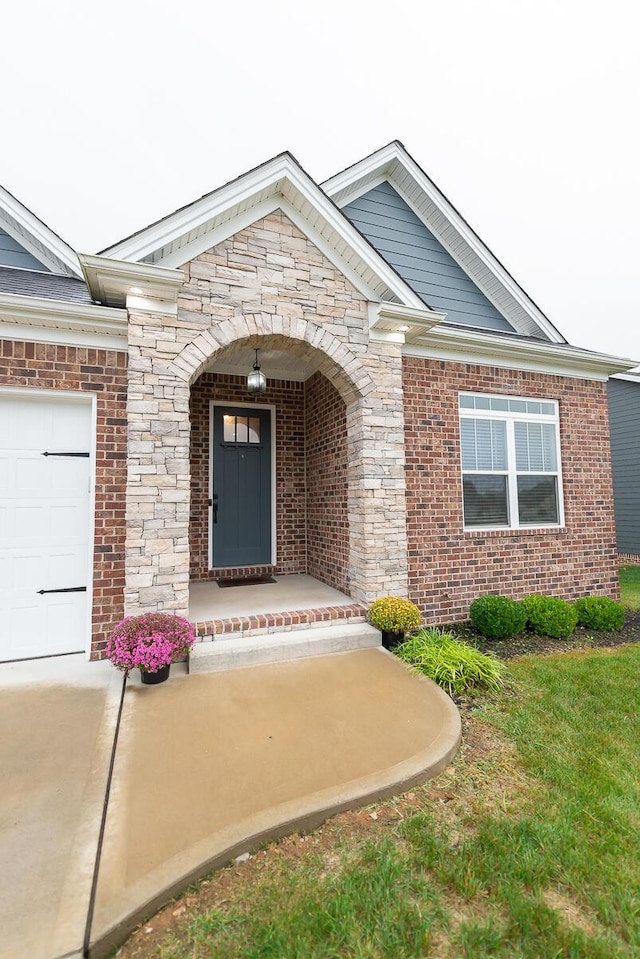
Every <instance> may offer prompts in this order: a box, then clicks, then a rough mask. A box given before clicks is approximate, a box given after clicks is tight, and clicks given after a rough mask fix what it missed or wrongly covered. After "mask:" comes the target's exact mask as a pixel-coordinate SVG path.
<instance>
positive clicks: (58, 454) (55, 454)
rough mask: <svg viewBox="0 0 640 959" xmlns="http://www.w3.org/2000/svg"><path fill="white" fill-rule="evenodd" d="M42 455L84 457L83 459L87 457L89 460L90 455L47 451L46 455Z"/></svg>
mask: <svg viewBox="0 0 640 959" xmlns="http://www.w3.org/2000/svg"><path fill="white" fill-rule="evenodd" d="M42 455H43V456H82V457H85V458H86V459H89V453H49V452H48V451H47V452H46V453H43V454H42Z"/></svg>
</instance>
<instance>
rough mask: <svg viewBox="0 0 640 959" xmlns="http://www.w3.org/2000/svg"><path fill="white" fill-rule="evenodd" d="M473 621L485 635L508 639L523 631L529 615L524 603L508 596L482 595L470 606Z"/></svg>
mask: <svg viewBox="0 0 640 959" xmlns="http://www.w3.org/2000/svg"><path fill="white" fill-rule="evenodd" d="M469 616H470V617H471V622H472V623H473V625H474V626H475V627H476V629H477V630H478V631H479V632H481V633H482V635H483V636H490V637H491V638H492V639H508V638H509V637H510V636H515V635H516V634H517V633H520V632H522V630H523V629H524V627H525V626H526V623H527V616H526V613H525V611H524V609H523V608H522V605H521V604H520V603H518V602H516V600H515V599H509V598H508V597H507V596H480V597H478V599H475V600H474V601H473V602H472V604H471V606H470V608H469Z"/></svg>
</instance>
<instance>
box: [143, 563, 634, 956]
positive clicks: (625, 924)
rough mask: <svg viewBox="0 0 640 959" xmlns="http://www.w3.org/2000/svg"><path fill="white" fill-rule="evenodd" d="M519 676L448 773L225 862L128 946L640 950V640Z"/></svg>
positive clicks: (391, 951) (426, 952) (483, 952)
mask: <svg viewBox="0 0 640 959" xmlns="http://www.w3.org/2000/svg"><path fill="white" fill-rule="evenodd" d="M638 588H640V582H639V583H638ZM510 675H511V677H512V679H513V683H514V686H513V687H512V688H511V689H510V690H509V691H508V692H505V693H503V694H500V695H498V696H496V697H494V698H493V700H492V701H491V702H490V703H489V704H488V705H485V706H484V707H482V708H480V709H477V710H474V711H472V713H471V714H470V717H469V723H468V726H467V729H466V732H465V746H464V747H463V749H462V750H461V753H460V755H459V757H458V758H457V759H456V761H455V763H454V764H453V766H452V767H450V768H449V769H448V770H447V771H446V772H445V773H443V774H442V776H440V777H439V778H438V779H437V780H435V781H433V782H432V783H429V784H427V785H426V786H424V787H421V788H420V789H416V790H415V791H414V792H412V793H410V794H409V795H408V796H407V797H405V798H404V799H399V800H394V801H390V802H389V803H386V804H383V803H379V804H377V805H376V807H375V808H374V809H373V810H367V811H361V812H360V813H359V814H355V813H352V814H350V816H351V819H349V818H342V819H341V818H340V817H337V819H336V820H334V821H332V822H330V823H329V824H327V825H326V826H325V827H324V828H323V830H321V831H319V832H318V833H316V834H314V835H312V836H309V837H307V838H306V840H305V841H304V842H303V841H302V840H301V839H298V840H285V842H284V843H283V844H280V845H277V844H276V845H274V846H271V847H269V848H268V849H266V850H264V851H262V852H260V853H258V854H257V856H255V857H254V858H253V860H252V862H251V863H248V864H246V866H241V867H237V866H236V867H231V868H230V869H228V870H223V871H222V873H220V874H218V875H217V876H214V877H212V879H211V881H210V883H208V884H206V885H205V886H204V887H202V890H203V891H202V899H201V900H200V899H199V898H198V893H197V892H196V891H195V890H193V889H192V890H190V892H189V895H188V897H187V899H186V900H184V901H185V902H187V904H188V909H187V915H186V916H185V920H186V921H181V923H180V925H179V927H178V926H176V925H175V924H174V927H173V931H172V932H170V933H169V934H168V935H166V936H165V938H164V939H163V941H162V942H161V943H160V944H158V945H156V946H154V948H153V951H152V952H151V951H147V950H146V949H145V948H144V933H141V934H140V935H139V939H136V941H137V942H138V943H139V948H140V951H133V948H132V950H131V951H130V952H127V953H126V955H130V956H134V955H135V956H145V957H147V956H151V955H154V956H157V957H162V959H187V957H189V959H204V957H207V959H214V957H217V959H222V957H224V959H303V957H304V959H383V957H384V959H410V957H415V959H417V957H433V959H465V957H466V959H486V957H496V959H525V957H526V959H565V957H567V959H629V957H632V956H640V761H639V757H640V710H639V709H638V694H639V679H638V677H639V676H640V646H637V645H636V646H627V647H620V648H618V649H616V650H615V651H611V650H598V651H580V652H570V653H565V654H562V655H553V656H545V657H534V656H528V657H524V658H522V659H520V660H517V661H514V662H513V663H511V665H510ZM356 816H359V817H360V818H359V819H358V822H359V823H360V828H355V823H356ZM363 823H366V826H364V825H363ZM287 842H288V843H289V844H290V845H289V846H288V847H287ZM296 842H297V853H296V855H295V856H292V855H288V854H287V849H289V851H291V849H292V848H293V846H292V845H291V844H292V843H293V844H294V845H295V843H296ZM243 870H244V871H243ZM216 884H218V885H216ZM205 889H207V890H208V892H207V893H206V896H205V892H204V890H205ZM169 909H170V910H171V909H174V910H175V909H176V904H175V903H174V904H173V906H170V907H169ZM152 924H153V923H152ZM130 945H131V943H130ZM126 948H128V947H125V949H126Z"/></svg>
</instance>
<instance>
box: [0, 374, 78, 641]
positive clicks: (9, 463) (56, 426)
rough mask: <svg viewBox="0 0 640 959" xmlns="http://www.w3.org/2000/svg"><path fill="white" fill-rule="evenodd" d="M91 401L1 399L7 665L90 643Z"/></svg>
mask: <svg viewBox="0 0 640 959" xmlns="http://www.w3.org/2000/svg"><path fill="white" fill-rule="evenodd" d="M90 444H91V404H90V402H88V401H87V399H83V400H76V399H69V398H60V397H56V396H52V397H51V398H50V399H49V398H43V397H41V396H39V397H35V396H34V397H29V396H27V395H26V394H25V393H21V394H19V395H18V394H8V393H7V394H4V395H3V394H1V393H0V610H1V611H2V620H1V622H2V628H1V629H0V660H10V659H25V658H28V657H34V656H51V655H56V654H59V653H70V652H80V651H82V650H84V649H85V648H86V647H87V634H88V625H89V621H88V605H87V604H88V596H89V594H88V591H87V590H88V587H89V582H88V574H89V543H90V539H91V537H90V530H91V522H90V521H91V498H90V468H91V458H90V456H89V452H90Z"/></svg>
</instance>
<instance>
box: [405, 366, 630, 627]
mask: <svg viewBox="0 0 640 959" xmlns="http://www.w3.org/2000/svg"><path fill="white" fill-rule="evenodd" d="M403 374H404V377H403V378H404V397H405V439H406V476H407V532H408V541H409V584H410V585H409V593H410V597H411V599H413V600H414V602H416V603H417V604H418V605H419V606H420V607H421V608H422V609H423V611H424V612H425V614H426V616H427V619H428V620H431V621H433V622H447V621H450V622H452V621H455V620H460V619H465V618H466V617H467V615H468V610H469V605H470V603H471V602H472V601H473V600H474V599H475V598H476V597H477V596H479V595H481V594H483V593H503V594H505V595H507V596H511V597H513V598H514V599H519V598H521V597H523V596H525V595H527V594H528V593H532V592H540V593H545V594H548V595H554V596H562V597H564V598H565V599H575V598H577V597H579V596H584V595H587V594H594V595H606V596H612V597H617V596H618V579H617V559H616V549H615V522H614V512H613V492H612V483H611V460H610V450H609V427H608V417H607V389H606V383H600V382H594V381H590V380H582V379H575V378H570V377H560V376H552V375H545V374H539V373H532V372H526V371H518V370H503V369H499V368H495V367H483V366H476V365H472V364H461V363H448V362H441V361H433V360H431V361H430V360H427V359H419V358H414V357H404V358H403ZM460 390H471V391H474V392H484V393H504V394H510V395H516V396H531V397H541V398H542V397H543V398H545V399H554V400H557V401H558V404H559V409H560V443H561V450H562V472H563V485H564V509H565V526H564V527H563V528H562V529H557V530H554V529H547V530H518V531H512V530H495V531H491V532H489V533H478V532H464V530H463V512H462V478H461V467H460V440H459V430H458V392H459V391H460Z"/></svg>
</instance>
